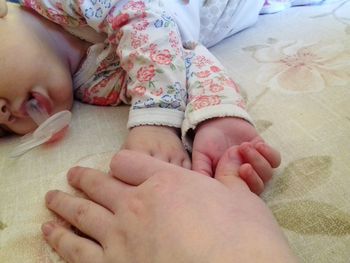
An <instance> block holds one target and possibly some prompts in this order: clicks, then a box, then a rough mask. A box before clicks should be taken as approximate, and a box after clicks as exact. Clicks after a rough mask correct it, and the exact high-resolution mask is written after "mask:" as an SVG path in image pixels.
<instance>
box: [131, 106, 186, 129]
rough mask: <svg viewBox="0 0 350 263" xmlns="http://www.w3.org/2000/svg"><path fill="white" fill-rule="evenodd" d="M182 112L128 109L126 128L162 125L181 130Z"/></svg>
mask: <svg viewBox="0 0 350 263" xmlns="http://www.w3.org/2000/svg"><path fill="white" fill-rule="evenodd" d="M183 119H184V112H182V111H178V110H173V109H165V108H146V109H137V110H133V109H130V113H129V121H128V125H127V127H128V128H129V129H130V128H133V127H136V126H141V125H162V126H169V127H175V128H181V124H182V122H183Z"/></svg>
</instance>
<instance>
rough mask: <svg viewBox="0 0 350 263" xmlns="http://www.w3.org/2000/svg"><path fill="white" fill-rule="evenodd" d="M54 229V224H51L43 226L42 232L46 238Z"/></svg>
mask: <svg viewBox="0 0 350 263" xmlns="http://www.w3.org/2000/svg"><path fill="white" fill-rule="evenodd" d="M54 228H55V226H54V224H53V223H52V222H49V223H45V224H43V225H42V226H41V231H42V232H43V233H44V235H45V236H49V235H50V234H51V232H52V230H53V229H54Z"/></svg>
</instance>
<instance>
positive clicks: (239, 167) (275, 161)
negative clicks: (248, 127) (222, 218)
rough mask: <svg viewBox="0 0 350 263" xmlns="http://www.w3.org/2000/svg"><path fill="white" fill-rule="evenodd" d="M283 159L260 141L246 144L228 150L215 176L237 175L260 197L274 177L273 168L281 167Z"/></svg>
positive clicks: (220, 161) (218, 165)
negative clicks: (266, 184)
mask: <svg viewBox="0 0 350 263" xmlns="http://www.w3.org/2000/svg"><path fill="white" fill-rule="evenodd" d="M280 161H281V157H280V154H279V152H278V151H276V150H275V149H273V148H272V147H271V146H269V145H267V144H266V143H264V142H262V141H260V142H257V143H255V144H253V143H247V142H244V143H242V144H241V145H239V146H232V147H231V148H229V149H227V150H226V152H225V153H224V154H223V156H222V157H221V158H220V160H219V163H218V164H217V167H216V170H215V175H217V174H219V175H223V176H227V175H232V174H234V175H236V176H238V177H240V178H241V179H242V180H243V181H244V182H245V183H246V184H247V185H248V187H249V189H250V191H252V192H253V193H255V194H257V195H259V194H261V193H262V192H263V191H264V188H265V183H267V182H268V181H269V180H270V179H271V177H272V175H273V168H276V167H278V166H279V164H280Z"/></svg>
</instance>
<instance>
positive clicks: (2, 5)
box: [0, 0, 7, 18]
mask: <svg viewBox="0 0 350 263" xmlns="http://www.w3.org/2000/svg"><path fill="white" fill-rule="evenodd" d="M6 15H7V4H6V0H0V18H1V17H5V16H6Z"/></svg>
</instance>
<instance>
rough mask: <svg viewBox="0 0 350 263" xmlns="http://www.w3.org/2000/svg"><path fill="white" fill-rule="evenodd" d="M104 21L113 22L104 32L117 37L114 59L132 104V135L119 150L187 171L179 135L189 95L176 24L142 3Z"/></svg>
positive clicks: (161, 12)
mask: <svg viewBox="0 0 350 263" xmlns="http://www.w3.org/2000/svg"><path fill="white" fill-rule="evenodd" d="M154 5H155V4H154ZM108 20H112V21H113V22H112V23H111V24H110V25H108V26H107V27H106V28H110V27H112V29H114V30H116V31H117V30H119V32H120V33H119V34H118V36H116V38H117V39H116V44H117V54H118V56H119V57H120V59H121V66H122V67H123V68H124V70H125V71H126V72H127V73H128V81H127V82H128V83H127V96H128V97H129V98H130V99H131V109H130V113H129V121H128V128H130V131H129V134H128V136H127V138H126V140H125V143H124V145H123V146H122V148H124V149H129V150H136V151H139V152H143V153H146V154H149V155H151V156H154V157H156V158H158V159H161V160H163V161H166V162H170V163H173V164H176V165H179V166H183V167H186V168H190V167H191V164H190V159H189V156H188V153H187V152H186V150H185V149H184V147H183V145H182V143H181V140H180V136H179V134H180V132H179V128H180V127H181V124H182V121H183V116H184V110H185V106H186V97H187V96H186V95H187V94H186V74H185V65H184V64H185V62H184V57H183V48H182V43H181V40H180V35H179V32H178V28H177V25H176V23H175V21H174V20H173V19H172V18H171V17H170V16H168V15H167V14H166V13H165V12H163V11H161V10H158V9H157V7H156V6H152V4H150V5H147V4H144V2H138V4H137V5H136V3H135V2H129V4H127V5H126V6H124V7H123V9H122V10H121V12H120V13H116V14H114V15H111V17H110V18H109V19H107V21H108ZM119 36H120V37H119ZM118 37H119V38H118ZM112 41H113V39H112Z"/></svg>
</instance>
